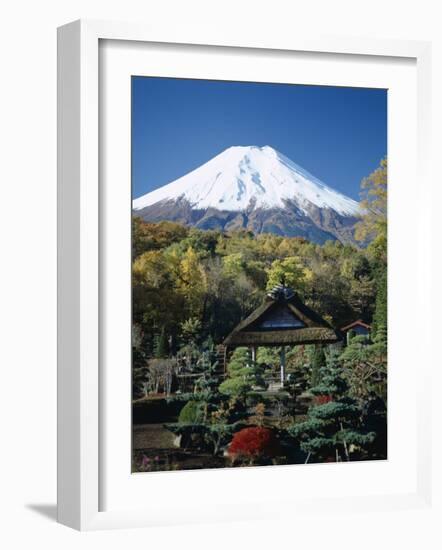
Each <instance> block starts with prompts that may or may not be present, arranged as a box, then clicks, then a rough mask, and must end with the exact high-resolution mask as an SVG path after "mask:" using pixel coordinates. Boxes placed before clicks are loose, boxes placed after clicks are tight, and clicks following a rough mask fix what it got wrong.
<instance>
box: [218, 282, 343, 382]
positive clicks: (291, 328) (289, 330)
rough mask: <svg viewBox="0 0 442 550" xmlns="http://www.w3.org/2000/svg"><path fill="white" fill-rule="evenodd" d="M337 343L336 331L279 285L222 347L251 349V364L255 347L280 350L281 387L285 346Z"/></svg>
mask: <svg viewBox="0 0 442 550" xmlns="http://www.w3.org/2000/svg"><path fill="white" fill-rule="evenodd" d="M341 340H342V336H341V334H340V333H339V332H338V331H336V330H335V329H334V328H333V327H332V326H331V325H330V324H329V323H327V321H325V320H324V319H323V318H322V317H321V316H320V315H319V314H318V313H316V312H315V311H313V310H312V309H310V308H309V307H308V306H307V305H306V304H304V303H303V302H302V300H301V299H300V298H299V296H297V294H296V293H295V292H294V291H293V290H292V289H291V288H290V287H288V286H285V284H280V285H277V286H276V287H274V288H273V290H271V291H270V292H269V293H268V294H267V296H266V298H265V300H264V302H263V303H262V304H261V305H260V306H259V307H258V308H257V309H255V311H253V312H252V313H251V314H250V315H249V316H248V317H247V318H246V319H244V320H243V321H241V322H240V323H239V324H238V325H237V327H236V328H235V329H234V330H233V331H232V332H231V333H230V334H229V335H228V336H227V338H226V339H225V340H224V346H226V349H232V348H237V347H242V346H244V347H249V348H251V352H252V360H253V361H255V360H256V350H257V348H258V347H266V346H269V347H270V346H282V347H281V355H280V372H281V385H283V384H284V381H285V379H286V375H285V347H286V346H298V345H301V344H334V343H336V342H339V341H341Z"/></svg>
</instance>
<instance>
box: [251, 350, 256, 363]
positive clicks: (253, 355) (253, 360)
mask: <svg viewBox="0 0 442 550" xmlns="http://www.w3.org/2000/svg"><path fill="white" fill-rule="evenodd" d="M251 352H252V353H251V355H252V363H254V362H255V361H256V346H252V347H251Z"/></svg>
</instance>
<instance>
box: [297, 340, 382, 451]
mask: <svg viewBox="0 0 442 550" xmlns="http://www.w3.org/2000/svg"><path fill="white" fill-rule="evenodd" d="M347 391H348V385H347V382H346V381H345V378H344V377H343V372H342V367H341V366H340V364H339V353H338V351H337V350H335V349H333V348H332V349H330V350H329V352H328V354H327V355H326V365H325V366H324V367H322V369H321V382H320V383H319V384H318V385H317V386H315V387H314V388H312V389H311V392H312V393H313V394H314V395H315V399H314V404H313V405H312V406H311V407H310V409H309V411H308V415H307V420H305V421H304V422H300V423H299V424H294V425H293V426H292V427H291V428H289V430H288V431H289V433H290V434H291V435H292V436H294V437H296V438H298V439H299V440H300V445H301V448H302V450H303V451H304V452H306V453H307V459H306V462H308V461H309V460H310V457H311V456H313V457H314V458H315V460H317V461H322V460H337V461H338V460H348V461H349V460H350V459H351V456H352V453H353V452H354V450H355V449H356V448H359V447H363V446H364V445H367V444H369V443H370V442H372V441H373V439H374V437H375V434H374V433H373V432H370V433H366V432H365V431H364V430H363V429H362V427H361V423H360V417H361V410H360V408H359V407H358V405H357V404H356V401H355V400H354V399H351V398H350V397H348V395H347Z"/></svg>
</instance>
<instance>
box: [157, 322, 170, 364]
mask: <svg viewBox="0 0 442 550" xmlns="http://www.w3.org/2000/svg"><path fill="white" fill-rule="evenodd" d="M168 355H169V342H168V341H167V335H166V330H165V328H164V327H163V328H162V329H161V332H160V334H159V335H156V337H155V341H154V357H156V358H157V359H160V358H162V357H168Z"/></svg>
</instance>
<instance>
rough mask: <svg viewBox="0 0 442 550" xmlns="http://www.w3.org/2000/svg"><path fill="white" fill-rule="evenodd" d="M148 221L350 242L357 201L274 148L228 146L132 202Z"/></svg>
mask: <svg viewBox="0 0 442 550" xmlns="http://www.w3.org/2000/svg"><path fill="white" fill-rule="evenodd" d="M133 208H134V211H135V214H136V215H139V216H140V217H142V218H143V219H145V220H147V221H160V220H164V219H167V220H172V221H177V222H181V223H184V224H190V225H195V226H197V227H200V228H202V229H214V228H218V229H224V230H229V229H239V228H247V229H250V230H252V231H253V232H255V233H261V232H272V233H276V234H280V235H286V236H302V237H305V238H307V239H309V240H312V241H314V242H318V243H322V242H324V241H325V240H327V239H338V240H340V241H342V242H351V241H352V240H353V237H352V233H353V231H352V228H353V225H354V223H355V221H356V220H357V216H358V213H359V205H358V203H357V202H356V201H354V200H353V199H350V198H349V197H346V196H345V195H343V194H341V193H339V192H337V191H335V190H333V189H332V188H330V187H328V186H327V185H325V184H324V183H322V182H321V181H320V180H318V179H317V178H315V177H314V176H312V175H311V174H309V173H308V172H307V171H305V170H304V169H302V168H301V167H300V166H298V165H297V164H295V163H294V162H292V161H291V160H290V159H288V158H287V157H285V156H284V155H282V154H281V153H279V152H277V151H276V150H275V149H272V148H271V147H268V146H266V147H255V146H249V147H230V148H229V149H226V150H225V151H223V152H222V153H221V154H219V155H217V156H216V157H214V158H213V159H211V160H209V161H208V162H207V163H205V164H203V165H202V166H200V167H199V168H197V169H196V170H193V171H192V172H190V173H188V174H186V175H185V176H183V177H181V178H179V179H177V180H175V181H174V182H172V183H169V184H168V185H165V186H163V187H160V188H159V189H156V190H155V191H152V192H151V193H147V194H146V195H143V196H142V197H140V198H138V199H135V200H134V201H133Z"/></svg>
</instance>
